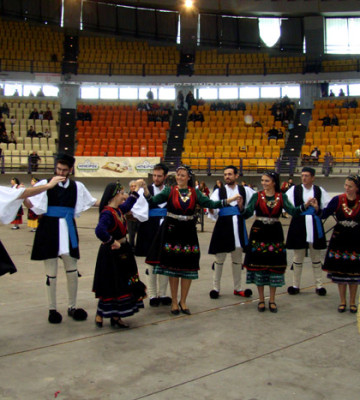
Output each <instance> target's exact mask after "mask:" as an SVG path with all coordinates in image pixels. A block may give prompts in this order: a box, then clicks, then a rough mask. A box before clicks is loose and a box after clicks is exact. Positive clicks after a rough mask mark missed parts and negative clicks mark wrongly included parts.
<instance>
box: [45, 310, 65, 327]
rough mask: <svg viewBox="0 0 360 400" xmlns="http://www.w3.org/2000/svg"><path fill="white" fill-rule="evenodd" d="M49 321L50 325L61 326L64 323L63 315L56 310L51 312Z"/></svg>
mask: <svg viewBox="0 0 360 400" xmlns="http://www.w3.org/2000/svg"><path fill="white" fill-rule="evenodd" d="M48 321H49V322H50V324H60V322H61V321H62V315H61V314H60V313H59V312H57V311H56V310H49V317H48Z"/></svg>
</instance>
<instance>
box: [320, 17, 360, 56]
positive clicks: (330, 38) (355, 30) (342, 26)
mask: <svg viewBox="0 0 360 400" xmlns="http://www.w3.org/2000/svg"><path fill="white" fill-rule="evenodd" d="M325 52H326V53H327V54H360V18H326V22H325Z"/></svg>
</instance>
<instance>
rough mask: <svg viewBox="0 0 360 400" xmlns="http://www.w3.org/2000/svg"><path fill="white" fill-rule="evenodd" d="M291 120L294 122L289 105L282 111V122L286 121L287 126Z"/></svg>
mask: <svg viewBox="0 0 360 400" xmlns="http://www.w3.org/2000/svg"><path fill="white" fill-rule="evenodd" d="M293 120H294V110H293V109H292V107H291V105H290V104H288V105H287V106H286V107H285V110H284V122H285V121H287V124H289V123H290V121H293Z"/></svg>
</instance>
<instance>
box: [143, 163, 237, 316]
mask: <svg viewBox="0 0 360 400" xmlns="http://www.w3.org/2000/svg"><path fill="white" fill-rule="evenodd" d="M144 195H145V198H146V199H147V200H148V201H149V203H150V204H161V203H164V202H166V203H167V205H166V208H167V215H166V217H165V219H164V222H163V224H162V225H161V228H160V229H159V230H158V232H157V234H156V236H155V239H154V242H153V244H152V246H151V249H150V251H149V254H148V256H147V258H146V260H145V262H146V263H147V264H150V265H154V273H155V274H161V275H166V276H168V277H169V282H170V289H171V298H172V304H171V313H172V314H173V315H179V314H180V311H181V312H182V313H184V314H187V315H189V314H191V312H190V310H189V309H188V308H187V305H186V299H187V296H188V293H189V290H190V285H191V281H192V280H193V279H197V278H198V271H199V269H200V267H199V261H200V248H199V240H198V236H197V232H196V220H195V216H194V214H195V209H196V205H197V204H199V205H200V207H202V208H222V207H225V206H227V205H229V204H230V203H231V202H232V201H234V200H237V199H238V198H239V197H240V196H239V195H236V196H234V197H232V198H229V199H225V200H221V201H212V200H210V199H209V198H208V197H206V196H205V195H203V194H202V193H201V192H200V190H199V189H195V188H194V187H193V185H192V171H191V169H190V168H189V167H187V166H185V165H182V166H180V167H179V168H178V169H177V170H176V185H174V186H172V187H166V188H165V189H163V190H162V192H161V193H159V194H158V195H156V196H153V197H151V195H150V192H149V190H148V188H147V187H146V185H145V186H144ZM180 279H181V285H180V286H181V293H180V301H179V300H178V288H179V282H180Z"/></svg>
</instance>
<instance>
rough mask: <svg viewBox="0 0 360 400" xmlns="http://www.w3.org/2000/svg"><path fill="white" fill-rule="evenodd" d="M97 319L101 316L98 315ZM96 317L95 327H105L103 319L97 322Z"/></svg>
mask: <svg viewBox="0 0 360 400" xmlns="http://www.w3.org/2000/svg"><path fill="white" fill-rule="evenodd" d="M96 317H99V315H97V316H96ZM96 317H95V325H96V326H97V327H98V328H102V327H103V319H102V318H101V321H100V320H99V321H98V320H97V319H96Z"/></svg>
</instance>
